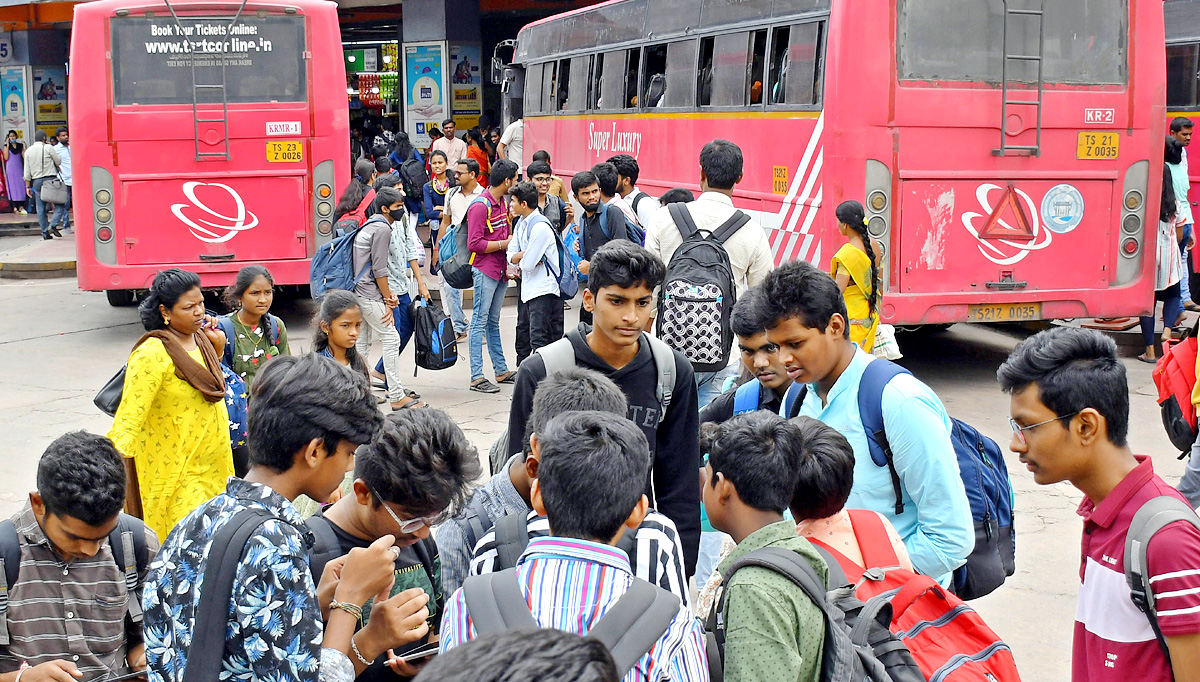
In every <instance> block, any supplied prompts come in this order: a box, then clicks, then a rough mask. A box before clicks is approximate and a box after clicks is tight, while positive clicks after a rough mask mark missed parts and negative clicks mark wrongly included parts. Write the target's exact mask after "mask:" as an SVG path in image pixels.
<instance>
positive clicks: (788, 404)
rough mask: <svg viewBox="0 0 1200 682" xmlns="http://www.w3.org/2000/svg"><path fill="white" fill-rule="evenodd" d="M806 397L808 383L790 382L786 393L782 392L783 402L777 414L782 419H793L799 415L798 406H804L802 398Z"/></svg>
mask: <svg viewBox="0 0 1200 682" xmlns="http://www.w3.org/2000/svg"><path fill="white" fill-rule="evenodd" d="M806 397H808V384H797V383H795V382H793V383H792V385H791V386H788V390H787V393H785V394H783V404H782V405H781V406H780V408H779V414H780V416H782V417H783V418H784V419H794V418H796V417H799V416H800V408H801V407H803V406H804V399H805V398H806Z"/></svg>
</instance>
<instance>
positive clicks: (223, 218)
mask: <svg viewBox="0 0 1200 682" xmlns="http://www.w3.org/2000/svg"><path fill="white" fill-rule="evenodd" d="M200 187H214V188H217V189H220V190H224V191H225V192H227V193H228V194H229V196H230V197H231V198H232V199H233V204H234V209H235V210H234V214H233V215H231V216H230V215H225V214H224V213H221V212H219V211H216V210H214V209H213V208H212V207H210V206H209V205H208V204H206V203H204V202H203V201H201V200H199V199H197V198H196V189H197V188H200ZM183 194H184V196H186V197H187V199H188V201H189V202H191V203H190V204H171V212H172V213H174V214H175V217H176V218H179V220H180V222H182V223H183V224H184V225H187V226H188V227H189V228H190V229H191V231H192V236H194V237H195V238H196V239H199V240H200V241H202V242H207V243H209V244H220V243H222V242H227V241H229V240H230V239H233V238H234V236H235V235H237V234H238V233H239V232H244V231H246V230H249V229H252V228H253V227H255V226H256V225H258V216H256V215H254V214H253V213H251V212H250V211H247V210H246V202H244V201H243V200H242V197H241V196H240V195H239V194H238V193H237V192H236V191H234V189H233V188H232V187H230V186H229V185H223V184H221V183H219V182H208V183H205V182H185V183H183ZM189 209H194V211H198V212H201V213H203V214H205V215H204V217H196V218H195V219H194V220H193V219H192V218H190V217H188V215H187V212H188V211H189ZM214 221H217V222H214ZM247 221H249V222H247Z"/></svg>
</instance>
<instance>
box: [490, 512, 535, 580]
mask: <svg viewBox="0 0 1200 682" xmlns="http://www.w3.org/2000/svg"><path fill="white" fill-rule="evenodd" d="M526 516H527V514H526V513H524V512H517V513H515V514H505V515H504V516H501V517H500V518H498V519H496V525H495V526H493V530H495V531H496V568H499V569H503V568H513V567H515V566H516V565H517V560H518V559H520V558H521V555H522V554H523V553H524V552H525V548H526V547H528V546H529V524H528V523H526V520H525V519H526Z"/></svg>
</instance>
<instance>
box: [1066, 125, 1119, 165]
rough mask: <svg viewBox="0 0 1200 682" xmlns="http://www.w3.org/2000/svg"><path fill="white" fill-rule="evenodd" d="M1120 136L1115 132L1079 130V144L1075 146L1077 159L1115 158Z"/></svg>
mask: <svg viewBox="0 0 1200 682" xmlns="http://www.w3.org/2000/svg"><path fill="white" fill-rule="evenodd" d="M1120 142H1121V138H1120V136H1119V135H1118V134H1117V133H1106V132H1100V131H1087V130H1084V131H1081V132H1080V133H1079V144H1078V146H1077V147H1076V148H1075V158H1077V159H1115V158H1117V151H1118V150H1119V149H1120Z"/></svg>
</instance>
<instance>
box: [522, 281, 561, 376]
mask: <svg viewBox="0 0 1200 682" xmlns="http://www.w3.org/2000/svg"><path fill="white" fill-rule="evenodd" d="M525 311H526V315H527V322H526V324H527V326H528V329H529V348H530V353H532V352H533V351H535V350H537V349H539V348H541V347H543V346H549V345H550V344H552V343H554V342H555V341H557V340H559V339H561V338H562V337H563V302H562V299H561V298H559V297H558V295H557V294H544V295H542V296H538V297H537V298H534V299H531V300H530V301H529V302H528V303H526V304H525ZM519 329H520V327H518V330H519ZM525 355H526V357H528V356H529V353H526V354H525ZM517 364H520V363H519V362H518V363H517Z"/></svg>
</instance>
